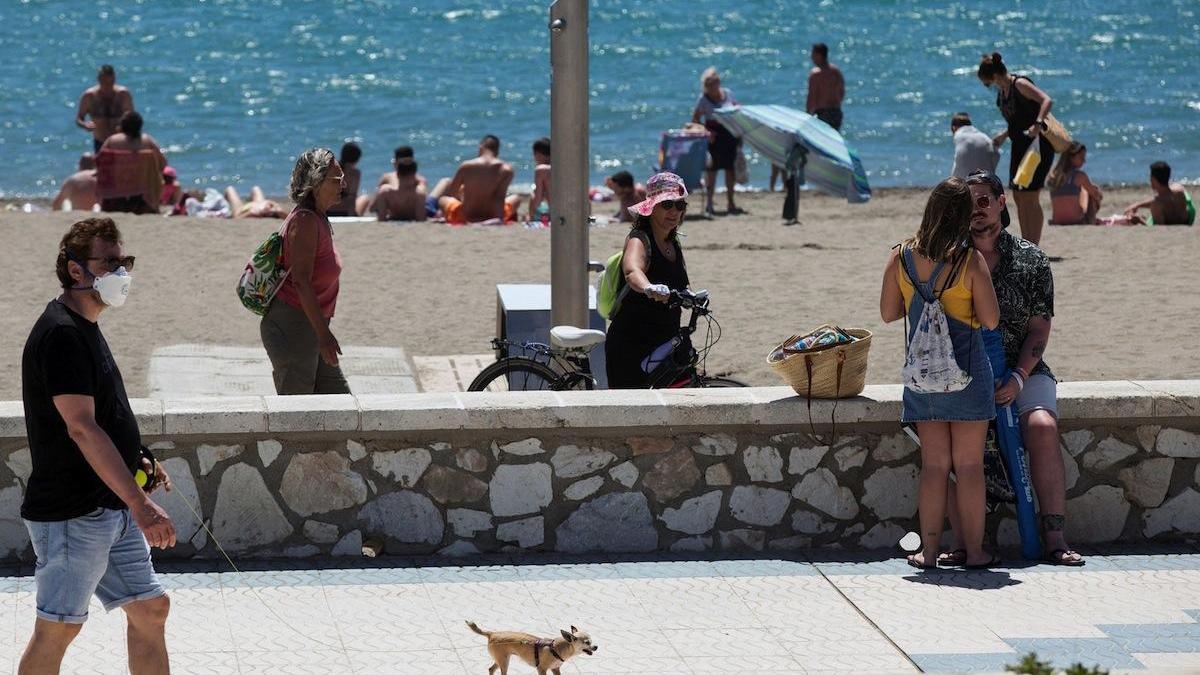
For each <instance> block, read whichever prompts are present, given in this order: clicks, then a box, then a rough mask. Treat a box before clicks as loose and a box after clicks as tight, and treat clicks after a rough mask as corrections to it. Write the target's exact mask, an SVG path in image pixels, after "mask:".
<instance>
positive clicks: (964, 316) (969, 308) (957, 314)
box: [896, 248, 980, 328]
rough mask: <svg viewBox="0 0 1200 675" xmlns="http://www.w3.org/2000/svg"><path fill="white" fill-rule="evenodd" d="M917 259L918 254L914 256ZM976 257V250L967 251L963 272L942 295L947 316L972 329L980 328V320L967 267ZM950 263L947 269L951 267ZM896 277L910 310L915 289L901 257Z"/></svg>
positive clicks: (906, 308)
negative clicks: (976, 312) (968, 286)
mask: <svg viewBox="0 0 1200 675" xmlns="http://www.w3.org/2000/svg"><path fill="white" fill-rule="evenodd" d="M912 255H913V257H914V258H915V257H916V256H917V254H916V253H913V254H912ZM974 255H975V249H973V248H972V249H969V250H968V251H967V261H966V262H965V263H963V266H962V270H961V271H960V272H959V273H958V277H957V278H956V279H955V280H954V283H953V284H952V285H951V286H949V287H947V288H946V290H945V292H944V293H942V296H941V300H942V309H944V310H946V316H948V317H950V318H952V319H956V320H958V321H961V322H963V323H965V324H967V325H968V326H970V327H972V328H979V327H980V323H979V319H978V318H977V317H976V316H975V303H974V300H973V299H972V298H971V289H969V288H967V267H968V266H969V265H970V263H971V259H972V256H974ZM950 266H951V264H950V262H949V261H947V263H946V267H950ZM896 277H897V281H898V282H899V283H900V294H901V295H903V296H904V309H905V311H907V310H908V308H909V307H911V306H912V298H913V291H914V290H915V289H914V288H913V285H912V282H911V281H909V279H908V275H907V274H905V272H904V258H903V256H901V258H900V264H899V265H897V266H896ZM941 287H942V286H941V283H938V284H937V286H936V287H935V289H934V290H935V291H937V290H938V289H940V288H941Z"/></svg>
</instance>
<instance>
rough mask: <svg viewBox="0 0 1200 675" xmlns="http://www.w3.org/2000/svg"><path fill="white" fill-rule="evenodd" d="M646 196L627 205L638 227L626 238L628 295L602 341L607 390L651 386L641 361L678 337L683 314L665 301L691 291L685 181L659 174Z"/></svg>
mask: <svg viewBox="0 0 1200 675" xmlns="http://www.w3.org/2000/svg"><path fill="white" fill-rule="evenodd" d="M646 194H647V197H646V199H645V200H643V201H641V202H638V203H637V204H634V205H633V206H631V207H629V213H630V214H632V215H633V217H634V224H633V229H632V230H630V232H629V236H628V237H626V238H625V255H624V257H623V258H622V265H621V266H622V269H623V271H624V273H625V283H626V284H628V286H629V292H628V293H627V294H626V296H625V298H624V300H622V302H621V307H620V310H619V311H618V312H617V314H616V316H614V317H613V319H612V325H610V326H609V328H608V337H607V338H606V340H605V343H604V358H605V361H606V363H607V371H608V387H609V389H645V388H647V387H648V386H649V383H648V381H647V377H646V373H645V371H643V370H642V360H643V359H645V358H646V357H647V356H649V355H650V352H652V351H654V348H655V347H657V346H659V345H661V344H662V343H664V342H666V341H668V340H670V339H671V338H674V337H676V336H677V335H678V334H679V320H680V315H681V314H682V310H681V309H680V308H679V307H671V306H669V305H668V304H667V301H668V300H669V299H670V297H671V291H672V290H683V289H686V288H687V287H688V275H687V266H686V265H684V262H683V249H682V248H680V246H679V240H678V238H677V237H676V232H677V231H678V230H679V226H680V224H682V223H683V214H684V213H685V212H686V211H687V196H688V191H687V188H686V187H684V184H683V179H682V178H680V177H679V176H677V175H675V174H673V173H659V174H655V175H653V176H651V177H650V180H647V181H646ZM681 347H682V348H688V346H687V345H681Z"/></svg>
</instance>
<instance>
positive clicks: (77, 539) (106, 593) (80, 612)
mask: <svg viewBox="0 0 1200 675" xmlns="http://www.w3.org/2000/svg"><path fill="white" fill-rule="evenodd" d="M25 527H26V529H28V530H29V538H30V540H31V541H32V542H33V552H34V553H35V554H36V555H37V568H36V569H35V571H34V575H33V578H34V582H35V583H36V584H37V616H38V618H39V619H44V620H46V621H54V622H57V623H83V622H84V621H87V617H88V604H89V603H90V601H91V597H92V595H93V594H95V596H96V597H97V598H98V599H99V600H100V603H101V604H102V605H104V609H105V610H106V611H112V610H114V609H116V608H118V607H123V606H125V605H127V604H129V603H131V602H136V601H138V600H149V599H151V598H157V597H159V596H161V595H166V593H167V592H166V590H165V589H164V588H163V587H162V584H160V583H159V582H158V577H157V576H155V574H154V566H153V565H152V564H151V562H150V545H149V544H147V543H146V537H144V536H143V535H142V531H141V529H139V528H138V526H137V523H135V522H134V521H133V518H132V517H130V515H129V510H128V509H120V510H116V509H104V508H99V509H96V510H95V511H93V512H91V513H89V514H87V515H86V516H80V517H78V518H71V519H70V520H58V521H53V522H38V521H32V520H26V521H25Z"/></svg>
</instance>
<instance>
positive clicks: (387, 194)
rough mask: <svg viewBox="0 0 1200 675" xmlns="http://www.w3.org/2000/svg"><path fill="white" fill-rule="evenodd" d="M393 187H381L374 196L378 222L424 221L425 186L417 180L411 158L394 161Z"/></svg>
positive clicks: (414, 163) (415, 167)
mask: <svg viewBox="0 0 1200 675" xmlns="http://www.w3.org/2000/svg"><path fill="white" fill-rule="evenodd" d="M395 175H396V179H397V180H398V181H399V183H398V184H397V185H396V186H395V187H393V186H391V185H383V186H381V187H380V188H379V193H378V194H377V195H375V203H374V210H375V213H376V214H378V216H379V219H380V220H409V221H421V220H425V216H426V215H428V214H427V213H426V211H425V186H424V185H423V184H422V182H420V181H418V180H417V176H418V174H417V163H416V162H415V161H413V159H412V158H411V157H405V158H401V159H398V160H396V174H395Z"/></svg>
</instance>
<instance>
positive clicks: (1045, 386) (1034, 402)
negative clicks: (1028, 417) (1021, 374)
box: [1016, 373, 1058, 419]
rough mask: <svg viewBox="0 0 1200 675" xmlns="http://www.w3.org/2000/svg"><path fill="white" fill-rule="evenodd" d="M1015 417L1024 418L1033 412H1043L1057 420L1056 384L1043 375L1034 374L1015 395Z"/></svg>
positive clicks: (1050, 378) (1051, 378)
mask: <svg viewBox="0 0 1200 675" xmlns="http://www.w3.org/2000/svg"><path fill="white" fill-rule="evenodd" d="M1016 404H1017V415H1018V416H1020V417H1024V416H1025V414H1026V413H1031V412H1033V411H1034V410H1045V411H1047V412H1049V413H1050V414H1051V415H1054V419H1058V382H1055V381H1054V378H1053V377H1050V376H1049V375H1047V374H1045V373H1034V374H1033V375H1030V376H1029V379H1028V380H1027V381H1026V382H1025V388H1024V389H1022V390H1021V393H1020V394H1017V400H1016Z"/></svg>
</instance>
